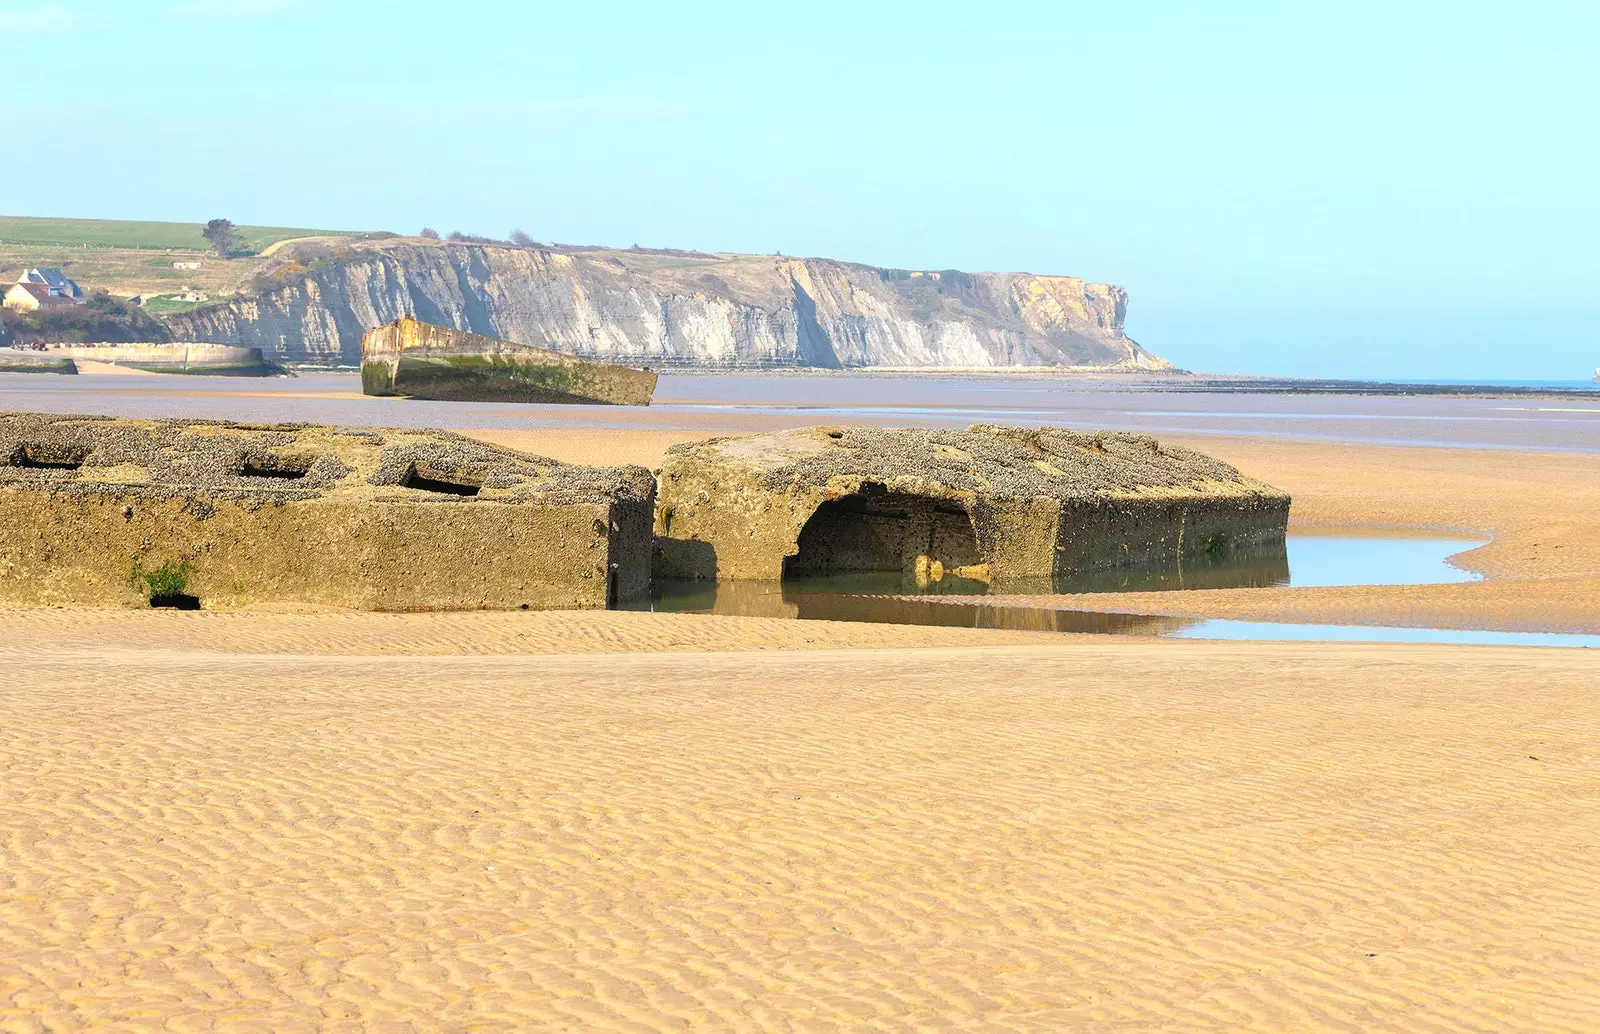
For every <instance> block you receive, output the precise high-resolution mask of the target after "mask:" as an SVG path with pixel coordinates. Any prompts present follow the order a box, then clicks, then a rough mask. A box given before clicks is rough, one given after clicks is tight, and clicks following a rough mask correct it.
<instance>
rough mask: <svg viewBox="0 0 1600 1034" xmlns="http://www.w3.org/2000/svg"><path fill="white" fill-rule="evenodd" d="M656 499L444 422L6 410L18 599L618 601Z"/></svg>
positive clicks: (0, 432)
mask: <svg viewBox="0 0 1600 1034" xmlns="http://www.w3.org/2000/svg"><path fill="white" fill-rule="evenodd" d="M653 494H654V482H653V478H652V476H651V474H650V472H649V471H647V470H645V469H644V468H642V467H622V468H611V469H599V468H589V467H576V466H570V465H567V464H563V463H558V462H556V461H554V460H549V459H543V458H539V457H534V456H527V455H523V454H521V453H516V452H511V451H509V450H506V449H500V448H496V447H493V446H489V445H485V444H483V443H480V442H477V441H473V440H472V439H469V438H465V437H462V436H460V435H455V434H449V433H445V432H439V431H407V430H387V429H384V430H375V429H358V428H336V427H311V426H305V425H265V426H262V425H244V424H234V423H224V422H210V421H187V420H159V421H158V420H113V419H105V418H94V417H64V416H51V415H38V414H7V415H0V601H3V602H6V603H12V604H23V605H60V604H76V605H89V606H129V607H144V606H151V605H157V606H163V605H170V606H191V607H192V606H198V607H203V608H206V609H212V608H219V609H220V608H234V607H246V606H250V605H254V604H263V603H281V604H306V605H313V606H329V607H341V608H353V609H361V610H396V611H421V610H473V609H518V608H523V609H568V608H600V607H606V606H609V605H612V604H615V603H618V602H621V601H623V600H626V599H628V598H631V597H636V596H639V595H641V594H643V593H644V592H645V591H646V589H647V588H648V584H649V571H650V550H651V540H650V522H651V510H652V499H653Z"/></svg>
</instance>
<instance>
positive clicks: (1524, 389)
mask: <svg viewBox="0 0 1600 1034" xmlns="http://www.w3.org/2000/svg"><path fill="white" fill-rule="evenodd" d="M583 358H586V359H595V360H596V361H599V362H611V363H615V364H616V365H618V366H634V367H641V368H649V369H653V370H655V371H656V372H657V373H660V374H662V375H665V376H673V377H819V378H828V377H857V378H892V377H916V378H926V379H941V378H942V379H956V378H960V379H965V380H1052V381H1072V382H1078V384H1080V385H1081V386H1082V388H1083V390H1098V391H1105V390H1124V391H1148V392H1152V393H1157V392H1175V393H1208V392H1209V393H1216V394H1249V395H1435V396H1463V397H1472V398H1495V397H1508V398H1541V397H1545V398H1586V399H1600V384H1593V383H1590V382H1587V381H1581V380H1572V381H1525V382H1516V381H1499V382H1492V381H1450V380H1437V381H1434V380H1409V381H1408V380H1371V381H1368V380H1358V379H1355V378H1348V377H1266V376H1250V375H1244V374H1207V373H1189V372H1187V371H1184V370H1118V369H1108V368H1105V367H1081V366H1078V367H1060V366H1006V367H993V366H973V367H952V366H857V367H850V368H846V369H828V368H824V367H818V366H733V365H729V366H718V365H713V364H709V363H704V364H693V365H690V364H685V365H682V366H680V365H676V364H673V363H661V362H660V361H659V360H654V361H652V360H651V359H648V358H646V357H643V356H633V357H605V356H584V357H583ZM286 368H287V369H291V370H296V371H300V372H304V373H354V372H356V371H357V370H358V367H354V366H335V365H323V364H320V363H289V364H286ZM1068 390H1071V389H1068Z"/></svg>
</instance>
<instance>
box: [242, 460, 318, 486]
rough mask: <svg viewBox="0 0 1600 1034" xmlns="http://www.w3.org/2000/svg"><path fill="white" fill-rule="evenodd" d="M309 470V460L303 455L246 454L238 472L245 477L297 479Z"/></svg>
mask: <svg viewBox="0 0 1600 1034" xmlns="http://www.w3.org/2000/svg"><path fill="white" fill-rule="evenodd" d="M310 470H311V461H310V460H309V459H307V458H305V457H303V456H246V457H245V461H244V465H243V466H242V467H240V468H239V474H240V476H242V477H247V478H278V479H279V480H281V481H298V480H300V479H301V478H303V477H305V476H306V474H307V473H308V472H309V471H310Z"/></svg>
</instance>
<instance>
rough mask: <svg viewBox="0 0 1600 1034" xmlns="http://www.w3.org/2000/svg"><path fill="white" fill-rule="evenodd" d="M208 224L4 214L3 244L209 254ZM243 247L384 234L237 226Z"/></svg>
mask: <svg viewBox="0 0 1600 1034" xmlns="http://www.w3.org/2000/svg"><path fill="white" fill-rule="evenodd" d="M203 226H204V224H203V223H147V222H133V221H131V220H126V219H38V218H33V217H30V216H14V215H0V243H3V244H6V245H10V246H15V245H45V246H50V245H57V246H61V245H64V246H67V247H73V246H83V245H88V246H89V247H91V248H96V247H98V248H124V249H137V250H147V251H161V250H168V249H171V250H178V251H209V250H211V245H210V244H208V243H207V242H206V239H205V238H204V237H202V236H200V230H201V228H202V227H203ZM236 229H237V230H238V233H239V239H240V241H241V243H242V244H243V245H244V246H245V247H246V248H248V249H249V250H251V251H261V250H263V249H265V248H267V247H269V246H271V245H273V244H276V243H278V242H279V241H286V240H293V239H294V238H296V237H362V238H366V237H378V236H385V235H383V234H372V233H355V232H351V231H348V230H311V229H305V228H301V227H288V226H239V227H236Z"/></svg>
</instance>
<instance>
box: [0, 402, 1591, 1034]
mask: <svg viewBox="0 0 1600 1034" xmlns="http://www.w3.org/2000/svg"><path fill="white" fill-rule="evenodd" d="M518 433H526V434H533V433H534V432H518ZM610 434H611V437H609V438H608V437H606V436H605V435H597V434H596V433H594V432H572V433H571V434H570V437H568V438H565V439H562V438H560V437H559V436H556V437H546V438H544V439H543V441H542V443H541V447H540V448H538V449H536V451H544V452H547V453H551V454H554V455H557V456H560V457H562V458H566V459H578V460H588V461H591V462H597V461H613V462H614V461H620V460H628V461H643V462H649V461H650V458H651V454H652V451H654V453H655V454H659V450H660V449H663V448H665V446H666V445H667V444H670V441H671V440H676V438H677V437H684V435H682V434H681V433H680V432H655V431H640V432H612V433H610ZM508 444H516V443H508ZM524 447H530V446H524ZM1214 448H1215V450H1216V451H1217V452H1219V453H1221V454H1222V455H1224V456H1226V457H1228V458H1230V459H1233V460H1235V461H1236V462H1240V463H1241V464H1242V465H1244V466H1246V469H1249V470H1250V471H1251V472H1252V473H1256V474H1260V475H1262V476H1264V477H1266V478H1268V479H1269V480H1273V481H1277V482H1278V483H1281V484H1284V485H1286V486H1287V487H1290V488H1291V489H1293V490H1295V491H1296V492H1297V494H1298V496H1299V498H1298V500H1297V507H1298V509H1297V515H1299V516H1302V517H1304V516H1310V517H1311V518H1312V519H1316V520H1326V521H1330V522H1336V523H1346V522H1349V521H1352V520H1356V521H1360V520H1387V521H1393V522H1396V523H1442V524H1453V525H1455V526H1460V527H1467V528H1473V529H1477V530H1488V531H1494V532H1496V533H1497V535H1498V537H1497V538H1496V540H1495V543H1494V544H1493V545H1491V546H1490V547H1487V548H1486V549H1484V550H1482V551H1479V553H1478V554H1474V555H1473V556H1472V557H1471V558H1470V559H1472V562H1474V563H1479V564H1480V566H1482V567H1483V568H1484V569H1486V570H1489V571H1490V573H1491V574H1494V575H1495V576H1496V577H1495V578H1494V579H1492V580H1491V581H1489V582H1486V583H1482V584H1481V585H1467V586H1432V587H1424V588H1425V589H1426V592H1423V590H1422V589H1416V590H1413V589H1405V588H1403V587H1402V588H1401V589H1398V590H1388V591H1387V592H1378V591H1376V590H1370V591H1369V590H1359V589H1351V590H1310V589H1308V590H1264V591H1262V592H1266V593H1277V594H1278V595H1276V596H1274V597H1263V598H1270V599H1275V600H1277V601H1278V602H1277V603H1276V604H1274V605H1276V606H1279V607H1280V608H1281V607H1286V606H1304V607H1311V608H1315V607H1323V608H1325V609H1324V610H1323V611H1320V613H1323V614H1327V613H1331V611H1329V610H1327V609H1326V608H1331V607H1335V606H1338V607H1347V608H1356V609H1357V610H1360V608H1363V607H1366V608H1372V607H1378V606H1391V607H1407V606H1411V607H1423V608H1439V607H1442V606H1444V602H1441V601H1447V600H1453V601H1454V602H1453V603H1452V604H1451V605H1458V606H1459V607H1461V608H1462V613H1463V614H1466V615H1468V616H1473V615H1476V619H1477V620H1482V621H1486V622H1493V621H1498V620H1503V619H1505V615H1501V616H1500V617H1496V616H1495V613H1494V611H1493V608H1494V607H1495V606H1502V605H1503V606H1504V607H1507V608H1511V609H1510V610H1508V611H1506V613H1507V614H1510V615H1511V616H1512V617H1516V616H1517V615H1521V616H1522V617H1526V616H1527V614H1528V613H1530V611H1529V609H1528V608H1530V607H1534V606H1535V605H1539V606H1546V607H1548V608H1550V609H1549V613H1551V614H1554V615H1557V616H1560V615H1568V616H1570V615H1573V614H1581V613H1585V612H1592V610H1593V597H1590V598H1589V600H1588V602H1587V604H1586V603H1585V599H1584V597H1583V592H1584V588H1583V587H1584V585H1585V584H1586V583H1585V582H1584V578H1586V577H1594V576H1595V572H1596V568H1595V567H1586V566H1585V565H1590V564H1594V563H1595V555H1596V553H1597V552H1600V539H1595V538H1593V537H1592V535H1593V531H1592V529H1593V526H1594V521H1595V519H1596V518H1595V516H1594V513H1595V510H1594V509H1592V508H1591V506H1590V504H1591V503H1592V502H1593V500H1592V498H1591V494H1592V493H1593V492H1600V478H1596V479H1595V480H1594V481H1587V480H1585V478H1586V477H1587V474H1588V473H1589V472H1590V471H1591V467H1589V466H1585V464H1588V463H1590V462H1591V461H1590V460H1588V459H1586V458H1583V457H1576V458H1574V457H1570V456H1568V457H1553V456H1551V455H1549V454H1520V455H1519V454H1504V453H1486V454H1467V453H1458V452H1456V451H1453V450H1403V449H1397V450H1391V451H1389V452H1387V453H1385V452H1375V451H1373V450H1372V449H1370V448H1368V447H1361V448H1359V449H1354V450H1352V451H1349V452H1347V453H1341V452H1339V451H1338V449H1337V448H1335V447H1328V446H1315V445H1305V444H1300V445H1296V444H1291V443H1271V444H1268V443H1249V442H1230V443H1219V444H1215V445H1214ZM1307 450H1309V451H1307ZM1319 450H1320V451H1319ZM1563 464H1569V465H1568V466H1563ZM1574 486H1576V487H1574ZM1586 571H1587V572H1589V573H1588V574H1584V573H1583V572H1586ZM1575 572H1576V573H1575ZM1330 591H1331V592H1334V593H1336V594H1338V593H1342V594H1343V595H1335V596H1333V597H1329V598H1328V599H1323V600H1322V602H1320V603H1319V602H1318V600H1319V599H1320V597H1318V596H1317V595H1316V594H1318V593H1327V592H1330ZM1241 592H1243V593H1244V595H1240V593H1241ZM1250 592H1254V590H1250V591H1232V590H1230V591H1228V592H1226V593H1217V594H1212V593H1206V594H1190V595H1191V596H1195V595H1203V596H1205V597H1207V599H1209V600H1213V601H1220V602H1216V604H1215V605H1216V607H1218V608H1222V609H1225V608H1226V607H1228V606H1244V604H1242V603H1239V602H1238V601H1239V600H1248V599H1255V598H1256V597H1252V596H1250V595H1249V593H1250ZM1419 592H1421V593H1423V594H1422V595H1421V596H1419V597H1416V599H1415V600H1413V601H1412V602H1410V603H1407V602H1405V601H1406V599H1407V597H1406V596H1405V594H1407V593H1419ZM1363 593H1365V595H1363ZM1449 593H1463V594H1464V595H1461V596H1460V597H1459V598H1458V597H1454V596H1449V597H1447V595H1446V594H1449ZM1473 593H1477V595H1473ZM1485 593H1499V594H1500V595H1499V596H1491V595H1485ZM1168 595H1170V594H1168ZM1230 600H1232V601H1234V602H1232V603H1230V602H1228V601H1230ZM1308 600H1309V601H1310V602H1309V603H1308V602H1306V601H1308ZM1329 600H1331V601H1332V602H1329ZM1495 600H1501V601H1502V603H1499V604H1496V603H1494V601H1495ZM1540 600H1544V601H1545V602H1544V603H1542V604H1541V603H1539V602H1538V601H1540ZM1418 601H1420V602H1418ZM1507 601H1508V602H1507ZM1211 605H1212V604H1209V603H1208V604H1207V606H1211ZM1586 607H1587V611H1586ZM1519 608H1520V609H1519ZM1363 612H1365V611H1363ZM1436 612H1437V610H1434V611H1429V613H1436ZM1597 686H1600V657H1597V656H1596V655H1595V653H1594V652H1593V651H1582V650H1539V649H1508V648H1490V647H1436V646H1403V645H1383V646H1362V645H1349V644H1316V643H1312V644H1252V643H1204V642H1185V641H1176V642H1175V641H1155V640H1122V639H1107V638H1096V637H1061V636H1051V635H1044V634H1036V633H1025V632H989V631H980V630H969V629H950V628H905V627H893V626H875V625H846V624H832V623H811V622H795V621H782V620H768V619H754V618H718V617H701V616H693V615H650V614H632V613H587V614H537V613H534V614H522V613H517V614H488V615H486V614H450V615H385V614H352V613H266V612H262V613H247V612H246V613H239V612H235V613H205V612H202V613H178V612H121V611H92V610H27V611H17V610H11V611H5V610H0V715H3V716H4V721H3V722H0V1031H6V1032H11V1031H30V1032H32V1031H45V1030H52V1031H54V1030H74V1029H88V1028H92V1027H100V1028H111V1029H121V1030H173V1031H188V1030H237V1031H257V1030H258V1031H292V1030H351V1031H353V1030H364V1029H374V1030H413V1029H415V1030H516V1029H536V1030H537V1029H549V1030H591V1029H601V1030H634V1031H655V1030H676V1029H685V1030H695V1029H704V1030H721V1029H736V1030H827V1031H832V1030H841V1029H882V1030H925V1029H945V1030H960V1031H969V1030H973V1031H976V1030H1019V1031H1059V1030H1084V1031H1124V1030H1127V1031H1135V1030H1137V1031H1144V1030H1172V1031H1237V1030H1251V1031H1261V1030H1282V1031H1297V1032H1298V1031H1321V1030H1329V1031H1333V1030H1342V1031H1363V1032H1365V1031H1418V1032H1424V1031H1426V1032H1445V1031H1448V1032H1457V1031H1484V1032H1489V1031H1496V1032H1499V1031H1538V1032H1550V1031H1556V1032H1560V1031H1571V1032H1589V1031H1593V1030H1596V1029H1600V969H1597V967H1596V966H1595V959H1597V958H1600V859H1597V858H1596V856H1595V850H1596V848H1595V845H1596V843H1597V841H1600V709H1597V708H1596V707H1595V690H1596V687H1597Z"/></svg>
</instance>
